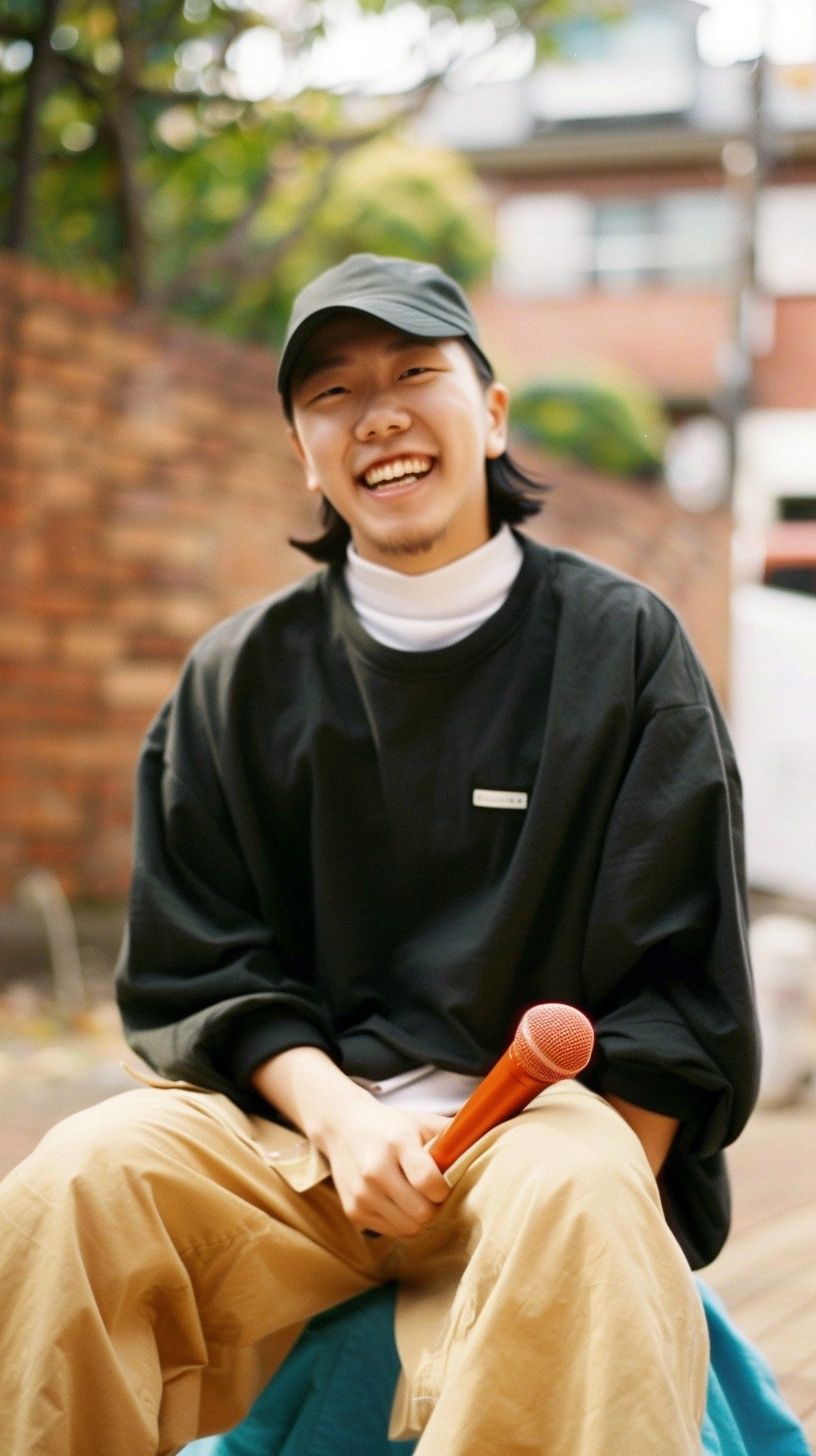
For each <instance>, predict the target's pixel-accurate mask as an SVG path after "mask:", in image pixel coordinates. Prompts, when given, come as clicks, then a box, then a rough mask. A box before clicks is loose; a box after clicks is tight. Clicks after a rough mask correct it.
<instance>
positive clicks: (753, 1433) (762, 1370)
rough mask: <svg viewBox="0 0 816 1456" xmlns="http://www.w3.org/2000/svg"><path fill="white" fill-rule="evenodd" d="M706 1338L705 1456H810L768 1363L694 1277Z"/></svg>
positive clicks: (800, 1430)
mask: <svg viewBox="0 0 816 1456" xmlns="http://www.w3.org/2000/svg"><path fill="white" fill-rule="evenodd" d="M697 1285H698V1288H699V1290H700V1296H701V1298H702V1301H703V1308H704V1309H705V1313H706V1319H707V1321H708V1333H709V1338H710V1340H711V1366H710V1370H709V1376H708V1397H707V1401H706V1415H705V1421H704V1424H703V1449H704V1451H705V1453H706V1456H812V1453H811V1449H810V1446H809V1445H808V1442H807V1439H806V1437H805V1433H804V1431H803V1430H802V1427H801V1426H800V1425H799V1422H798V1421H797V1420H796V1419H795V1417H794V1416H793V1415H792V1413H791V1412H790V1411H789V1410H788V1408H787V1406H786V1405H785V1403H784V1401H783V1400H782V1397H781V1395H780V1394H779V1389H778V1387H777V1384H776V1381H775V1379H774V1377H773V1374H772V1372H771V1369H770V1366H769V1365H768V1364H767V1362H766V1361H765V1360H764V1358H763V1357H762V1355H760V1353H759V1351H758V1350H755V1349H754V1347H753V1346H752V1345H749V1343H748V1341H747V1340H745V1339H743V1337H742V1335H741V1334H739V1332H738V1331H737V1330H735V1329H734V1326H733V1325H732V1324H731V1322H730V1320H729V1319H728V1316H727V1314H726V1312H725V1308H724V1306H723V1304H722V1302H721V1301H720V1300H719V1299H718V1298H717V1296H716V1294H714V1293H713V1291H712V1290H710V1289H709V1288H708V1287H707V1285H705V1284H703V1282H702V1280H700V1279H698V1280H697Z"/></svg>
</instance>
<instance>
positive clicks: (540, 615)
mask: <svg viewBox="0 0 816 1456" xmlns="http://www.w3.org/2000/svg"><path fill="white" fill-rule="evenodd" d="M279 386H280V390H281V395H282V398H283V403H284V409H285V411H286V414H287V418H288V420H289V422H290V427H291V433H292V443H293V447H294V449H295V450H296V452H297V455H298V457H299V459H300V460H301V462H302V464H303V468H304V473H305V478H306V484H307V487H308V488H309V489H310V490H313V491H314V492H315V493H319V494H320V496H321V498H322V509H323V521H324V526H325V528H326V529H325V531H324V534H323V536H322V537H321V538H320V540H319V541H318V542H316V543H311V544H309V545H308V546H307V549H309V550H310V551H311V552H312V554H313V555H316V556H317V557H318V558H323V559H325V560H328V561H329V562H330V565H329V569H328V570H327V571H322V572H319V573H318V574H317V575H315V576H313V577H311V578H310V579H308V580H307V581H306V582H305V583H303V584H302V585H300V586H298V587H296V588H294V589H292V590H290V591H287V592H285V593H283V594H281V595H280V596H278V597H276V598H273V599H272V600H271V601H267V602H264V603H261V604H260V606H258V607H256V608H253V609H251V610H249V611H245V612H243V613H240V614H239V615H238V616H237V617H235V618H233V619H231V620H230V621H229V622H227V623H225V624H223V625H222V626H220V627H218V628H216V629H215V630H214V631H213V632H212V633H210V634H209V635H208V636H207V637H206V638H205V639H204V640H203V642H201V643H200V644H199V645H198V647H197V648H196V649H195V650H194V651H193V653H192V654H191V656H190V659H189V661H188V663H187V665H186V667H185V669H184V672H183V674H182V677H181V680H180V683H179V686H178V689H177V691H176V693H175V694H174V695H173V698H172V699H171V701H170V702H169V703H168V704H166V705H165V707H164V708H163V710H162V711H161V713H160V714H159V716H158V718H157V719H156V721H155V723H154V724H153V726H152V728H151V730H150V733H149V734H148V738H147V742H146V745H145V750H144V754H143V757H142V762H141V767H140V778H139V799H138V810H137V829H136V865H135V874H134V884H133V893H132V899H131V908H130V916H129V925H128V934H127V939H126V944H125V947H124V949H123V953H122V958H121V964H120V968H119V998H120V1005H121V1009H122V1014H123V1018H124V1022H125V1026H126V1028H127V1031H128V1036H129V1039H130V1041H131V1043H132V1045H133V1046H134V1047H135V1048H136V1049H137V1050H138V1051H139V1052H140V1053H141V1054H142V1055H143V1057H144V1058H145V1059H146V1060H147V1062H148V1063H150V1064H151V1066H152V1067H154V1068H155V1069H156V1071H157V1073H158V1075H157V1076H156V1077H155V1078H149V1079H148V1080H149V1081H150V1082H151V1083H152V1085H151V1087H150V1088H149V1090H148V1089H143V1090H140V1091H134V1092H132V1093H128V1094H125V1095H124V1096H123V1097H121V1098H118V1099H113V1100H112V1101H110V1102H108V1103H106V1104H104V1105H103V1106H102V1107H100V1108H97V1109H92V1110H91V1111H90V1112H88V1113H85V1114H82V1115H80V1117H79V1118H74V1119H70V1120H69V1121H68V1122H66V1123H64V1124H63V1125H62V1126H61V1128H59V1129H57V1130H56V1131H55V1132H54V1133H52V1134H50V1135H49V1137H47V1138H46V1139H45V1141H44V1143H43V1144H42V1145H41V1147H40V1149H39V1150H38V1152H37V1153H35V1154H34V1155H33V1157H32V1158H31V1159H29V1160H28V1162H27V1163H26V1164H24V1165H23V1168H22V1169H21V1170H20V1171H19V1172H18V1174H17V1176H16V1178H15V1177H14V1176H12V1179H11V1180H9V1184H8V1186H7V1187H6V1190H5V1194H4V1202H3V1212H4V1213H5V1218H6V1222H7V1226H9V1227H13V1228H14V1230H15V1236H14V1238H13V1239H10V1246H11V1248H12V1249H13V1252H12V1253H11V1254H8V1255H4V1257H5V1258H6V1260H7V1262H6V1266H5V1271H6V1272H4V1287H5V1288H8V1290H9V1293H8V1295H7V1296H6V1300H5V1304H6V1330H7V1335H6V1340H7V1351H3V1352H0V1353H2V1360H0V1368H2V1369H3V1371H4V1377H0V1378H7V1379H8V1378H12V1377H10V1376H9V1375H8V1374H7V1372H8V1370H9V1359H10V1358H12V1357H15V1358H14V1361H13V1363H14V1364H15V1365H16V1374H15V1375H14V1377H13V1379H14V1381H15V1387H14V1388H15V1398H14V1401H13V1403H10V1407H9V1409H10V1416H9V1419H8V1420H7V1422H6V1432H7V1433H6V1443H7V1449H8V1451H9V1456H23V1453H25V1456H30V1453H32V1452H37V1453H47V1456H67V1453H70V1456H74V1453H79V1452H90V1451H93V1452H97V1451H103V1450H104V1451H105V1453H106V1456H126V1453H127V1456H154V1453H156V1452H162V1453H164V1452H170V1451H172V1450H174V1449H175V1448H176V1447H177V1446H180V1445H181V1444H183V1443H184V1442H185V1441H187V1440H189V1439H191V1438H192V1437H193V1436H195V1435H196V1434H201V1433H205V1432H207V1431H213V1430H219V1429H220V1430H223V1429H226V1428H227V1427H228V1426H229V1425H230V1424H232V1423H233V1422H234V1421H236V1420H237V1419H238V1418H239V1417H240V1415H241V1413H242V1411H243V1410H245V1409H246V1408H247V1406H248V1404H249V1402H250V1400H251V1398H252V1396H253V1394H254V1393H255V1391H256V1390H257V1389H258V1388H259V1386H260V1384H261V1383H262V1382H263V1380H264V1379H265V1378H266V1377H267V1375H268V1374H269V1372H270V1371H271V1370H273V1369H274V1368H275V1365H276V1363H278V1362H279V1360H280V1359H281V1357H282V1355H283V1354H284V1353H285V1351H286V1349H287V1348H289V1347H290V1346H291V1344H292V1342H293V1340H294V1338H295V1337H296V1335H297V1332H298V1330H299V1329H300V1328H301V1327H302V1325H303V1323H304V1322H305V1321H307V1320H308V1319H309V1318H310V1317H311V1316H312V1315H313V1314H315V1313H316V1312H317V1311H319V1310H321V1309H325V1308H328V1307H330V1306H332V1305H333V1304H337V1303H339V1302H340V1301H342V1300H344V1299H345V1298H347V1297H348V1296H350V1295H352V1294H355V1293H358V1292H360V1291H361V1290H364V1289H366V1288H370V1287H372V1286H373V1285H374V1284H376V1283H379V1282H384V1281H386V1280H394V1279H396V1280H398V1281H399V1283H400V1296H399V1300H398V1307H397V1337H398V1343H399V1347H400V1354H401V1358H402V1363H403V1369H404V1379H403V1381H402V1383H401V1387H400V1390H399V1391H398V1395H397V1400H396V1403H395V1410H394V1416H393V1431H394V1434H399V1433H411V1432H413V1433H416V1432H420V1431H421V1432H423V1434H422V1437H421V1440H420V1443H419V1447H418V1451H419V1452H420V1453H421V1456H494V1453H495V1456H499V1453H501V1456H514V1453H519V1456H520V1453H522V1452H524V1453H526V1452H532V1451H542V1452H543V1451H546V1452H547V1453H548V1456H609V1453H611V1452H618V1451H632V1452H636V1453H637V1456H690V1453H692V1452H696V1451H699V1449H700V1444H699V1426H700V1420H701V1416H702V1410H703V1404H704V1399H705V1378H706V1369H707V1345H706V1338H705V1327H704V1322H703V1318H702V1313H701V1309H700V1305H699V1301H698V1298H697V1295H696V1293H695V1290H694V1287H693V1283H692V1281H691V1277H690V1273H689V1265H688V1263H687V1262H686V1258H684V1257H683V1254H682V1253H681V1247H680V1246H681V1245H682V1248H683V1250H684V1251H685V1254H686V1256H687V1258H688V1260H689V1261H690V1262H691V1263H692V1264H695V1265H696V1264H700V1263H704V1262H706V1261H707V1260H708V1259H710V1258H711V1257H713V1255H714V1254H715V1253H716V1251H717V1249H718V1248H719V1246H720V1244H721V1242H722V1239H723V1237H724V1235H725V1231H726V1227H727V1218H728V1210H727V1188H726V1185H725V1180H724V1173H723V1168H722V1160H721V1153H720V1149H721V1147H722V1146H723V1144H724V1143H725V1142H726V1141H728V1140H729V1139H730V1138H733V1137H734V1136H735V1135H736V1134H737V1132H738V1131H739V1130H740V1128H741V1126H742V1124H743V1122H744V1120H745V1118H746V1116H747V1114H748V1111H749V1109H750V1106H751V1104H752V1100H753V1096H754V1093H755V1087H756V1063H755V1035H754V1021H753V1013H752V1006H751V997H750V988H749V974H748V969H747V963H746V954H745V937H744V898H743V889H742V879H741V868H740V865H741V831H740V827H739V789H738V780H737V776H736V771H735V768H734V764H733V758H732V755H731V750H730V747H729V745H728V740H727V735H726V733H725V729H724V727H723V723H722V720H721V717H720V714H719V710H718V708H717V705H716V703H715V702H714V700H713V698H712V696H711V692H710V689H709V687H708V685H707V683H706V680H705V677H704V675H703V673H702V670H701V668H700V667H699V665H698V663H697V661H696V659H695V658H694V656H693V653H692V651H691V649H690V648H689V646H688V644H687V642H686V640H685V638H684V636H683V633H682V631H681V629H680V627H679V625H678V623H677V621H676V620H675V618H674V617H673V615H672V614H671V612H670V611H669V610H668V608H666V607H665V606H664V604H663V603H661V602H660V601H658V600H657V599H656V598H654V597H653V596H652V595H651V594H650V593H649V592H648V591H646V590H645V589H643V588H641V587H639V586H636V585H635V584H634V583H632V582H629V581H627V580H625V579H623V578H621V577H618V576H616V575H614V574H612V573H610V572H608V571H606V570H604V569H602V568H600V567H598V566H596V565H594V564H592V563H590V562H587V561H584V560H582V559H580V558H578V557H575V556H572V555H570V554H568V553H564V552H558V551H550V550H546V549H544V548H542V547H539V546H536V545H534V544H532V543H531V542H529V541H526V540H525V539H524V538H522V537H520V536H517V535H516V534H514V533H513V532H512V531H511V530H510V525H511V524H512V523H514V522H518V521H519V520H520V519H522V518H523V516H524V515H526V514H529V513H530V511H531V510H534V509H536V507H537V502H536V500H535V499H534V487H533V485H532V483H531V482H530V481H528V480H527V479H526V478H525V477H524V475H523V474H522V472H520V471H519V470H518V468H517V467H516V466H515V464H514V463H513V461H512V460H511V458H510V457H509V456H508V454H507V451H506V433H507V411H508V396H507V391H506V390H505V389H504V387H503V386H502V385H501V384H499V383H498V382H497V381H496V380H495V379H494V378H493V374H492V370H491V368H490V365H489V363H488V361H487V360H486V358H485V356H484V353H483V351H482V349H481V345H480V342H479V338H478V334H477V331H476V326H475V323H474V321H473V318H472V315H471V313H470V310H469V307H468V305H467V302H466V300H465V299H464V297H463V295H462V294H461V292H460V290H459V289H458V288H457V286H456V285H455V284H454V283H453V282H452V281H451V280H450V279H448V278H447V277H446V276H445V275H444V274H443V273H441V272H440V271H439V270H438V269H436V268H433V267H430V266H428V265H424V264H417V263H410V262H406V261H405V260H401V259H389V258H379V257H375V256H371V255H359V256H355V257H352V258H349V259H347V260H346V262H345V263H344V264H341V265H340V267H339V268H336V269H333V270H330V271H329V272H328V273H326V274H324V275H322V276H321V277H320V278H318V279H317V280H315V282H314V283H313V284H311V285H310V286H309V287H308V288H307V289H305V290H304V291H303V293H302V294H301V295H300V297H299V299H298V300H297V301H296V304H295V308H294V310H293V315H292V320H291V323H290V328H289V333H288V335H287V340H286V342H285V345H284V349H283V353H282V358H281V365H280V375H279ZM542 1000H561V1001H568V1002H572V1003H573V1004H576V1005H579V1006H581V1007H582V1008H583V1009H584V1010H586V1011H587V1013H588V1014H589V1015H590V1016H591V1017H592V1019H593V1020H594V1022H595V1023H596V1032H597V1038H598V1053H597V1056H596V1058H595V1060H594V1062H593V1063H592V1065H591V1066H590V1068H589V1069H588V1071H587V1073H586V1074H584V1077H583V1080H582V1083H581V1084H579V1083H576V1082H570V1083H567V1084H565V1085H564V1086H562V1087H557V1088H553V1089H551V1090H549V1091H547V1092H546V1093H544V1094H542V1096H541V1097H539V1098H538V1099H536V1101H535V1102H534V1103H533V1104H532V1105H531V1107H530V1108H529V1109H528V1110H527V1111H525V1112H524V1113H523V1114H522V1115H521V1116H519V1117H517V1118H514V1119H512V1120H510V1121H509V1122H508V1123H506V1124H505V1125H504V1126H503V1127H501V1128H499V1129H496V1130H494V1132H493V1133H490V1134H488V1135H487V1136H486V1137H485V1138H483V1139H481V1140H480V1141H479V1142H478V1143H477V1144H476V1145H475V1147H474V1148H473V1149H472V1150H471V1151H470V1152H469V1153H467V1154H465V1155H464V1156H463V1157H462V1158H460V1159H459V1160H458V1162H457V1163H456V1164H454V1166H453V1167H452V1168H451V1170H450V1171H449V1173H448V1174H447V1175H446V1176H445V1177H443V1176H442V1175H441V1174H440V1172H439V1170H438V1169H437V1167H436V1164H435V1163H434V1161H433V1158H432V1156H431V1153H430V1151H429V1146H428V1145H429V1142H430V1140H431V1139H432V1138H433V1136H434V1135H435V1133H436V1132H438V1131H439V1130H440V1129H441V1128H442V1127H443V1126H444V1117H445V1115H447V1114H450V1113H451V1112H453V1111H454V1110H455V1108H456V1107H457V1106H458V1105H460V1103H461V1102H462V1101H463V1100H464V1098H465V1096H466V1095H467V1093H468V1091H469V1090H470V1089H471V1088H472V1087H473V1086H474V1085H475V1083H476V1081H477V1080H478V1077H479V1076H480V1075H481V1074H483V1073H484V1071H485V1070H487V1068H488V1067H489V1066H490V1065H491V1063H492V1061H493V1060H494V1059H495V1058H496V1057H497V1056H498V1055H499V1054H500V1052H501V1051H502V1050H503V1049H504V1047H505V1045H506V1043H507V1041H508V1039H509V1037H510V1036H511V1034H512V1031H513V1029H514V1026H515V1024H516V1022H517V1020H518V1018H519V1016H520V1014H521V1012H522V1011H523V1009H524V1008H525V1007H526V1006H528V1005H530V1004H532V1003H535V1002H538V1001H542ZM678 1241H679V1242H678ZM9 1432H10V1433H11V1435H10V1445H9Z"/></svg>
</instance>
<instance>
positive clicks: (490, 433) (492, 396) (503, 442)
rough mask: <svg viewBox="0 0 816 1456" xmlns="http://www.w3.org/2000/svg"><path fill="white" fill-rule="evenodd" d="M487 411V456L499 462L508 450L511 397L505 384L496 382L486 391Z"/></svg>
mask: <svg viewBox="0 0 816 1456" xmlns="http://www.w3.org/2000/svg"><path fill="white" fill-rule="evenodd" d="M485 408H486V410H487V440H486V444H485V455H486V456H487V458H488V460H497V459H498V458H499V456H500V455H503V454H504V452H505V450H506V449H507V424H508V415H509V410H510V395H509V392H508V390H507V389H506V388H505V386H504V385H503V384H499V382H498V380H494V381H493V382H492V384H489V385H488V387H487V389H486V391H485Z"/></svg>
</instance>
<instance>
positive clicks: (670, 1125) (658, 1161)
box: [606, 1092, 680, 1177]
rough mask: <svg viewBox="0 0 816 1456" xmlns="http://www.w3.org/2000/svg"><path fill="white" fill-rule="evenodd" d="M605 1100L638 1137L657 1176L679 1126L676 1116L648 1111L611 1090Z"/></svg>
mask: <svg viewBox="0 0 816 1456" xmlns="http://www.w3.org/2000/svg"><path fill="white" fill-rule="evenodd" d="M606 1100H607V1102H608V1103H609V1104H610V1106H611V1107H614V1109H615V1111H616V1112H618V1113H620V1116H621V1117H622V1118H623V1120H624V1122H627V1123H628V1124H629V1126H630V1127H631V1129H632V1131H633V1132H634V1133H636V1134H637V1136H638V1137H639V1138H640V1141H641V1143H642V1144H643V1150H644V1152H645V1154H646V1157H647V1159H648V1162H649V1167H650V1168H651V1170H652V1172H653V1173H654V1175H655V1177H657V1175H658V1173H659V1172H660V1169H661V1168H662V1167H663V1164H664V1163H665V1161H666V1158H667V1157H668V1155H669V1149H670V1148H671V1145H672V1143H673V1142H674V1139H675V1136H676V1134H677V1129H678V1127H679V1126H680V1123H679V1120H678V1119H677V1118H676V1117H664V1115H663V1114H662V1113H660V1112H649V1111H648V1110H647V1108H645V1107H637V1106H636V1105H635V1103H634V1102H627V1101H626V1100H625V1099H624V1098H623V1097H616V1096H615V1094H614V1093H613V1092H610V1093H609V1094H608V1095H607V1097H606Z"/></svg>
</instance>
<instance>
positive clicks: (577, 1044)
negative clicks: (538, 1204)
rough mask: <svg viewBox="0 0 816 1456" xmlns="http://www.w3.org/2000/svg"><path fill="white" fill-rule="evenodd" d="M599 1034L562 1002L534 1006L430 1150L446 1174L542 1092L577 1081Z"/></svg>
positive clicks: (578, 1013)
mask: <svg viewBox="0 0 816 1456" xmlns="http://www.w3.org/2000/svg"><path fill="white" fill-rule="evenodd" d="M594 1042H595V1033H594V1032H593V1030H592V1026H591V1024H590V1022H589V1021H587V1018H586V1017H585V1016H584V1014H583V1012H581V1011H578V1010H577V1008H576V1007H575V1006H565V1005H563V1004H562V1003H561V1002H559V1001H545V1002H543V1003H542V1004H541V1005H540V1006H531V1007H530V1010H529V1011H525V1013H524V1015H523V1016H522V1018H521V1021H520V1022H519V1027H518V1031H517V1032H516V1034H515V1036H514V1037H513V1040H512V1042H511V1044H510V1046H509V1047H508V1048H507V1051H506V1052H505V1053H504V1056H502V1057H500V1058H499V1060H498V1061H497V1063H496V1065H495V1066H494V1067H493V1068H492V1070H491V1071H490V1072H488V1074H487V1076H486V1077H485V1079H484V1081H483V1082H480V1083H479V1085H478V1087H477V1088H476V1090H475V1092H472V1093H471V1094H470V1096H469V1097H468V1099H467V1102H465V1103H464V1104H463V1106H462V1107H460V1109H459V1111H458V1112H457V1114H456V1116H455V1117H454V1119H453V1122H452V1123H451V1124H450V1126H449V1127H447V1128H446V1129H445V1131H444V1132H443V1133H441V1134H440V1136H439V1138H438V1139H437V1140H436V1142H435V1143H434V1145H433V1147H430V1148H429V1149H428V1151H429V1153H430V1154H431V1157H432V1158H433V1160H434V1162H435V1163H436V1165H437V1167H438V1168H439V1169H440V1171H441V1172H443V1173H444V1172H445V1171H446V1169H447V1168H449V1167H450V1165H451V1163H453V1162H454V1161H455V1160H456V1158H458V1157H459V1155H460V1153H464V1152H465V1150H466V1149H467V1148H469V1147H471V1146H472V1144H473V1143H475V1142H476V1140H477V1138H480V1137H481V1136H482V1134H483V1133H486V1132H489V1131H490V1129H491V1128H492V1127H495V1126H496V1124H497V1123H499V1122H503V1121H504V1119H505V1118H506V1117H512V1116H513V1115H514V1114H515V1113H516V1112H520V1111H521V1109H522V1108H523V1107H526V1105H527V1103H528V1102H529V1101H531V1099H532V1098H533V1097H535V1095H536V1093H537V1092H540V1091H541V1089H542V1087H548V1086H551V1085H552V1083H553V1082H561V1081H563V1080H565V1079H566V1078H567V1077H574V1076H575V1075H576V1074H577V1073H578V1072H580V1071H582V1070H583V1068H584V1067H585V1066H586V1064H587V1062H588V1061H589V1059H590V1057H591V1056H592V1048H593V1045H594Z"/></svg>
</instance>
